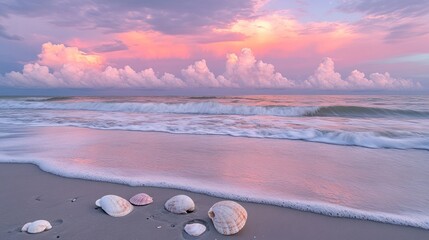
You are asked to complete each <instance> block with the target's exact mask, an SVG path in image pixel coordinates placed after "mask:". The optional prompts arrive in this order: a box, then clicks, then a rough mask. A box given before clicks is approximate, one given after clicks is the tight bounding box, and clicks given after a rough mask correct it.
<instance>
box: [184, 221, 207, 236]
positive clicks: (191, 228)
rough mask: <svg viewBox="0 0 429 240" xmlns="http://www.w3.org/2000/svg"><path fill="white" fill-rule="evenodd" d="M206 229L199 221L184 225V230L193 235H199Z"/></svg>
mask: <svg viewBox="0 0 429 240" xmlns="http://www.w3.org/2000/svg"><path fill="white" fill-rule="evenodd" d="M206 229H207V228H206V226H204V225H203V224H201V223H190V224H186V225H185V232H186V233H187V234H189V235H191V236H194V237H198V236H200V235H201V234H203V233H204V232H205V231H206Z"/></svg>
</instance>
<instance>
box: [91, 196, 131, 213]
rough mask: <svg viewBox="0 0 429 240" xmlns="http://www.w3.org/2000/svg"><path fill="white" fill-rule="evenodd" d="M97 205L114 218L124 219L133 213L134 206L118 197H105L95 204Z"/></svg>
mask: <svg viewBox="0 0 429 240" xmlns="http://www.w3.org/2000/svg"><path fill="white" fill-rule="evenodd" d="M95 205H97V206H99V207H101V208H102V209H103V210H104V211H105V212H106V213H107V214H109V215H110V216H112V217H123V216H125V215H127V214H129V213H130V212H131V211H133V206H132V205H131V204H130V203H129V202H128V201H127V200H126V199H123V198H121V197H119V196H116V195H106V196H103V197H102V198H100V199H98V200H97V201H96V202H95Z"/></svg>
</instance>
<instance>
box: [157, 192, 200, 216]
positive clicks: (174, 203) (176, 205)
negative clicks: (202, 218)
mask: <svg viewBox="0 0 429 240" xmlns="http://www.w3.org/2000/svg"><path fill="white" fill-rule="evenodd" d="M164 206H165V209H167V210H168V211H170V212H172V213H188V212H192V211H194V209H195V203H194V201H193V200H192V198H190V197H188V196H186V195H177V196H174V197H172V198H170V199H168V200H167V202H165V205H164Z"/></svg>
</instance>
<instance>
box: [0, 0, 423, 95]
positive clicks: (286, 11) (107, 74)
mask: <svg viewBox="0 0 429 240" xmlns="http://www.w3.org/2000/svg"><path fill="white" fill-rule="evenodd" d="M0 88H3V89H5V88H7V89H14V88H33V89H34V88H36V89H51V90H52V89H56V88H62V89H64V88H66V89H99V88H114V89H199V88H216V89H303V90H309V89H310V90H311V89H313V90H406V91H421V90H422V89H423V90H425V89H429V1H427V0H409V1H403V0H333V1H322V0H314V1H310V0H290V1H287V0H253V1H251V0H233V1H232V0H204V1H198V0H183V1H178V0H163V1H159V0H146V1H137V0H123V1H111V0H92V1H89V0H73V1H72V0H40V1H28V0H0Z"/></svg>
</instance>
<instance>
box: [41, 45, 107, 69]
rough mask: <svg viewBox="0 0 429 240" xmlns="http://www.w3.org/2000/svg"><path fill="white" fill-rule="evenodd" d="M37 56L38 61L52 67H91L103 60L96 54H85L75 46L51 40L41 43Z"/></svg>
mask: <svg viewBox="0 0 429 240" xmlns="http://www.w3.org/2000/svg"><path fill="white" fill-rule="evenodd" d="M38 57H39V60H38V63H40V64H41V65H44V66H48V67H50V68H53V69H57V68H61V67H63V66H64V65H73V66H79V67H81V68H92V67H96V66H99V65H101V64H102V62H103V60H102V58H101V57H100V56H98V55H90V54H86V53H84V52H82V51H80V50H79V49H78V48H77V47H66V46H65V45H64V44H52V43H51V42H47V43H44V44H43V45H42V52H41V53H40V54H39V55H38Z"/></svg>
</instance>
